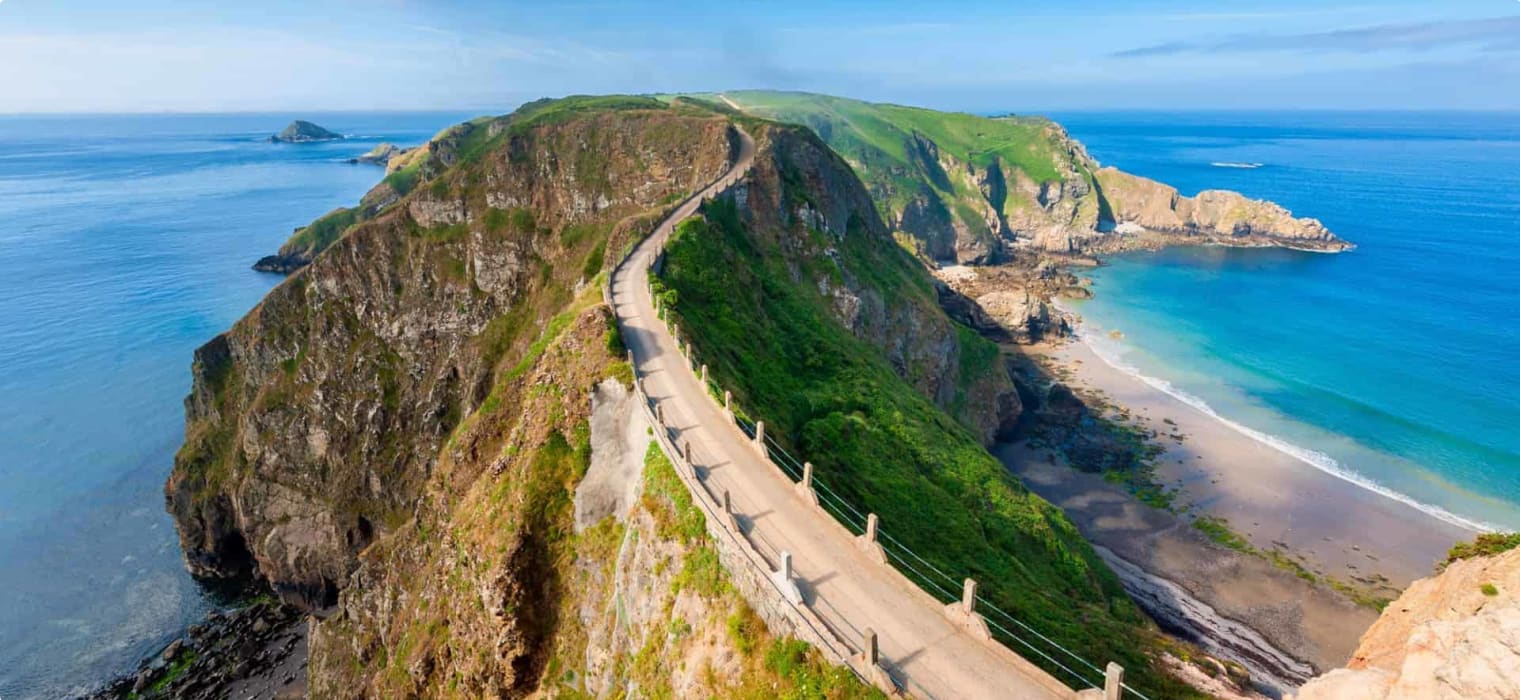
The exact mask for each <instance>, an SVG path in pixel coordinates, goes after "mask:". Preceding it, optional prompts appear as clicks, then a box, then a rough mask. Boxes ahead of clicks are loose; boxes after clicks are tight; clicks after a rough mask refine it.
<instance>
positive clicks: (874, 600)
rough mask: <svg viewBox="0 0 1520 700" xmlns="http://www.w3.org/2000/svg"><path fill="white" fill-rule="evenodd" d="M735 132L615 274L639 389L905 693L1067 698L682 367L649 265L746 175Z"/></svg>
mask: <svg viewBox="0 0 1520 700" xmlns="http://www.w3.org/2000/svg"><path fill="white" fill-rule="evenodd" d="M740 133H741V134H742V133H743V132H742V131H741V132H740ZM741 138H742V142H743V143H742V148H741V149H740V153H739V154H738V157H737V159H736V161H735V164H734V165H733V166H732V167H731V168H730V170H729V171H728V172H726V173H725V174H724V175H723V177H721V178H720V179H719V180H718V181H717V182H715V183H713V185H711V186H710V187H708V188H707V189H706V190H703V191H702V192H700V193H698V194H697V195H695V196H693V197H692V199H691V200H689V201H688V202H686V203H685V204H684V205H683V206H681V207H680V208H678V209H677V210H676V211H675V212H674V213H673V214H672V215H671V216H670V217H669V218H667V219H666V220H664V221H662V222H661V223H660V225H659V226H658V227H657V228H656V230H655V232H654V233H653V234H652V235H651V236H650V237H649V238H648V239H646V240H645V241H644V242H643V243H642V244H640V245H639V246H638V247H637V248H636V249H634V251H633V252H632V253H631V254H630V256H629V258H628V259H627V260H626V261H624V263H623V264H621V265H620V266H619V267H618V269H617V270H616V271H615V272H614V274H613V278H612V300H613V308H614V312H615V313H616V315H617V320H618V325H619V327H620V328H621V330H622V334H623V340H624V342H625V343H626V344H627V345H628V348H629V349H630V350H631V351H632V352H633V357H634V362H635V364H636V366H637V370H638V376H640V377H643V379H644V391H645V393H646V394H648V395H649V397H650V398H651V399H653V400H654V401H655V402H656V404H657V405H658V406H660V407H661V410H663V412H664V420H665V422H666V424H667V425H668V426H670V427H671V429H672V434H673V437H674V443H675V444H677V445H684V444H686V443H688V442H689V443H690V444H691V449H692V462H693V464H694V465H695V466H696V473H697V475H698V478H699V479H701V480H702V481H703V482H704V483H705V484H707V485H708V487H709V489H708V490H709V491H710V492H711V493H722V492H723V491H724V490H725V489H726V490H728V491H729V492H730V494H731V496H732V502H733V509H734V512H735V514H736V518H737V520H738V521H739V524H740V527H741V529H743V530H744V532H745V533H746V534H747V535H748V538H749V540H750V541H751V542H752V543H754V544H755V546H756V547H757V548H758V549H759V550H760V551H761V553H762V554H763V555H764V556H766V557H767V558H768V559H770V560H771V561H772V563H773V566H775V565H776V562H778V561H779V552H781V551H786V552H790V553H791V555H792V566H793V571H794V572H795V575H796V577H797V584H798V588H799V589H800V590H801V592H802V595H803V600H804V602H805V604H806V605H807V606H808V607H810V608H811V609H812V610H813V612H814V613H815V614H817V615H818V616H819V617H820V618H822V619H823V620H824V622H825V623H827V624H828V625H829V627H830V628H831V629H832V630H833V631H834V632H835V634H836V635H837V636H838V637H839V638H840V639H841V640H842V641H844V642H845V643H846V644H848V645H850V646H851V647H852V648H853V649H855V650H857V651H858V650H859V649H860V648H861V644H862V638H863V631H864V630H865V629H866V628H871V629H874V630H875V631H876V633H877V636H878V643H879V649H880V654H881V658H882V659H883V661H884V664H883V665H884V666H885V667H887V668H888V670H889V673H891V674H892V676H893V678H894V680H896V681H897V683H898V684H899V685H900V686H902V687H905V688H907V689H908V692H909V693H910V694H912V695H915V696H920V697H934V698H1070V697H1072V695H1073V692H1072V691H1070V690H1065V691H1064V693H1063V692H1058V691H1056V690H1055V689H1054V687H1061V688H1064V686H1060V685H1059V683H1058V682H1056V681H1054V679H1052V678H1050V677H1049V676H1048V675H1045V674H1044V673H1043V672H1042V671H1040V670H1039V669H1037V668H1035V667H1033V666H1032V665H1030V664H1028V663H1027V662H1023V661H1022V660H1019V659H1017V658H1010V656H1009V655H1008V654H1007V652H1006V651H1004V652H1001V653H1000V652H999V651H997V650H995V649H994V648H992V646H991V645H989V644H987V643H986V642H983V641H980V640H978V639H975V638H974V637H972V636H971V635H970V634H968V633H967V632H965V631H964V630H962V629H961V628H959V627H958V626H957V625H955V624H954V623H953V622H952V621H951V620H950V619H949V618H948V617H946V615H945V614H944V612H943V606H942V605H941V604H939V603H938V602H937V601H935V600H934V599H932V598H931V597H929V596H928V595H927V594H924V593H923V592H922V591H918V590H916V589H915V588H913V586H912V584H911V583H909V582H908V581H907V580H906V579H904V578H903V577H902V576H901V575H900V574H898V573H896V572H895V571H893V570H892V569H890V568H889V567H888V566H887V565H885V564H882V563H880V562H879V561H877V560H876V559H875V558H873V557H872V556H871V555H870V554H869V553H868V552H867V551H866V550H865V549H863V548H862V547H860V546H859V545H858V544H857V542H856V541H855V539H854V538H853V537H851V536H850V533H848V532H847V531H845V530H844V529H843V528H842V527H840V526H839V525H838V524H836V523H834V522H832V520H831V518H830V516H829V515H828V514H827V513H825V512H824V511H822V510H820V509H819V508H818V507H816V506H814V505H812V504H811V503H809V502H808V501H807V500H805V499H804V498H803V496H802V495H801V494H800V493H799V492H798V491H797V489H796V487H795V485H794V484H793V483H792V482H791V480H790V479H788V478H787V477H785V476H784V475H783V474H782V473H781V472H780V471H779V470H778V469H777V468H776V467H775V466H773V465H771V464H770V463H769V462H768V461H767V460H765V459H763V458H762V457H761V455H760V453H759V451H758V450H757V449H756V448H755V447H754V445H753V443H752V442H751V441H750V440H749V439H748V438H747V436H746V435H745V434H744V433H743V432H741V431H740V430H739V428H737V427H736V426H734V425H733V423H732V422H730V421H729V420H728V418H727V416H726V414H725V413H724V412H723V410H722V409H721V407H719V406H718V405H717V404H716V403H715V402H714V401H713V400H712V399H711V398H709V396H708V394H707V393H706V392H705V390H704V388H703V386H702V385H701V380H700V379H699V378H698V377H697V376H696V374H695V373H693V372H692V371H691V370H690V369H689V368H688V367H687V366H686V361H685V358H683V357H682V355H681V353H680V351H679V350H678V349H677V345H676V342H675V339H674V338H672V337H671V335H670V333H669V332H667V330H666V327H665V324H664V322H662V321H661V320H659V318H658V314H657V312H656V310H655V307H654V305H653V299H652V298H651V296H650V293H649V289H648V268H649V264H650V263H651V262H652V261H653V260H654V259H655V258H656V256H658V255H659V252H660V250H661V249H662V247H663V246H664V245H665V241H666V239H667V238H669V236H670V233H671V231H672V229H673V228H674V226H675V224H677V223H679V222H680V221H682V220H683V219H685V218H687V217H690V216H692V215H693V214H694V213H695V212H696V209H697V207H698V205H699V204H700V202H701V200H702V199H703V198H704V197H707V196H711V195H713V194H716V193H718V192H721V191H722V190H723V189H726V188H727V187H728V186H729V185H731V184H732V183H734V182H735V181H737V180H739V179H740V178H742V177H743V175H744V174H745V173H746V172H747V171H748V170H749V166H750V164H751V163H752V161H753V159H754V156H755V144H754V141H753V140H752V139H751V138H750V137H749V136H748V135H747V134H744V135H742V137H741ZM694 497H697V498H703V497H705V496H704V495H703V494H694ZM1053 686H1054V687H1053Z"/></svg>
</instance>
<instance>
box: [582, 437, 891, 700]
mask: <svg viewBox="0 0 1520 700" xmlns="http://www.w3.org/2000/svg"><path fill="white" fill-rule="evenodd" d="M640 506H641V507H642V508H643V510H644V511H645V512H647V513H649V514H650V515H651V516H652V517H653V518H654V522H655V528H656V533H657V534H658V535H659V537H661V538H662V539H667V540H674V541H677V542H680V543H682V544H683V545H685V547H684V549H685V551H686V554H685V560H684V561H683V562H682V563H681V569H680V571H679V572H678V573H677V574H676V576H675V578H674V579H673V580H672V583H671V585H672V588H673V591H672V593H676V594H679V593H680V592H682V591H691V592H694V593H696V594H698V595H700V596H702V597H703V598H705V599H707V600H710V601H714V602H715V603H718V604H719V605H718V607H719V609H720V610H721V609H722V607H723V605H724V604H726V605H727V606H728V608H729V609H730V610H731V612H730V613H729V614H728V615H727V616H726V617H724V618H718V619H719V620H721V621H722V624H723V625H724V626H725V627H726V629H727V632H728V638H729V640H730V641H731V642H732V643H733V645H734V648H735V649H737V650H738V652H739V656H740V658H739V660H738V661H739V663H740V664H741V666H742V670H741V671H740V672H739V673H738V674H737V676H736V678H735V679H734V680H735V681H737V684H738V685H737V686H730V687H723V686H725V685H726V684H725V683H723V682H720V681H718V679H716V678H715V677H712V676H711V672H709V677H708V678H707V679H706V680H705V682H704V685H706V686H707V689H708V690H709V691H713V692H721V694H722V695H721V696H722V697H727V698H751V699H753V700H771V699H772V698H777V697H780V698H796V699H798V700H803V699H804V698H806V699H812V698H840V699H843V698H882V697H883V696H882V695H881V693H879V692H877V691H876V690H875V689H873V688H870V687H868V686H866V685H864V684H863V683H861V682H860V681H859V680H858V679H857V678H855V676H854V674H852V673H851V672H850V670H849V669H848V668H846V667H843V666H835V665H833V664H830V663H828V662H827V661H826V660H824V658H823V657H822V655H820V654H819V653H818V652H817V651H816V650H814V649H813V648H812V647H811V646H810V645H808V644H807V643H806V642H802V641H798V640H796V639H792V638H782V637H775V638H773V637H772V636H771V635H770V633H769V632H768V631H767V630H766V628H765V623H763V622H761V620H760V618H759V617H758V616H757V615H755V613H754V611H753V610H751V609H750V608H749V606H748V605H747V604H745V602H744V599H743V598H741V597H740V596H739V594H738V592H736V591H735V590H734V589H733V587H732V586H731V585H729V583H728V578H727V575H726V574H725V573H724V571H723V568H722V565H721V564H720V563H719V560H718V552H717V550H716V549H714V548H713V546H712V544H711V542H710V541H709V540H708V535H707V518H706V516H705V515H704V514H703V512H702V510H701V509H699V508H698V507H697V506H696V504H695V503H694V502H693V501H692V497H691V492H690V491H688V490H687V489H686V485H685V484H684V483H682V481H681V478H680V476H679V475H677V474H676V471H675V466H674V465H672V464H671V462H670V460H669V459H668V458H667V457H666V456H665V453H664V452H662V451H661V450H660V447H659V444H658V443H651V444H650V445H649V451H648V452H646V453H645V455H644V489H643V494H642V496H641V497H640ZM609 520H611V519H610V518H609ZM603 548H604V550H605V551H607V552H613V551H614V549H615V548H613V547H611V546H607V545H604V547H603ZM666 616H667V617H669V618H670V621H669V625H668V629H667V631H666V633H665V634H651V635H649V637H648V638H647V639H646V640H645V643H644V646H643V647H642V648H641V649H639V651H638V653H637V654H636V655H635V656H634V658H633V659H632V660H631V662H629V664H628V667H627V671H628V674H629V677H630V678H629V680H630V685H633V686H636V687H638V688H639V691H640V694H641V695H645V696H648V697H652V698H674V697H675V692H674V690H673V689H672V688H671V685H670V676H671V670H672V669H671V668H670V665H669V664H670V663H671V659H672V658H673V657H674V658H679V655H678V654H677V653H676V652H678V651H679V650H680V648H681V646H682V645H683V644H684V643H685V642H686V640H688V639H690V638H691V637H692V634H693V623H694V622H695V623H698V624H705V621H702V620H695V621H688V620H683V619H681V618H680V617H678V616H676V615H674V613H673V611H672V610H667V611H666Z"/></svg>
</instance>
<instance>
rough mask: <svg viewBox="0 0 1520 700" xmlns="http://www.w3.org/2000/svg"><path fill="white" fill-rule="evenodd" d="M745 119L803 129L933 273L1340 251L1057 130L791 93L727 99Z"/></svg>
mask: <svg viewBox="0 0 1520 700" xmlns="http://www.w3.org/2000/svg"><path fill="white" fill-rule="evenodd" d="M729 95H730V96H731V97H732V99H734V100H736V101H737V102H738V103H739V105H740V106H741V107H743V108H744V109H745V110H746V111H750V112H753V113H756V114H760V115H765V116H770V117H774V118H777V119H781V120H783V121H792V122H796V123H799V124H806V125H808V126H809V127H811V128H813V129H814V130H815V131H817V132H818V134H819V135H820V136H821V137H822V138H823V139H824V140H825V141H826V142H828V143H829V145H830V146H832V147H833V148H835V149H837V150H839V152H840V153H841V155H843V156H844V157H845V158H846V159H847V160H848V161H849V162H850V164H851V165H852V166H853V167H854V168H855V170H856V172H857V173H858V174H859V175H860V178H861V180H863V181H864V182H865V183H866V186H867V187H868V188H869V189H870V191H871V194H872V196H873V197H874V198H875V200H876V202H877V205H878V208H879V209H880V211H881V213H882V217H883V219H885V220H886V221H888V222H889V223H890V224H891V225H892V226H893V228H894V230H895V231H896V232H898V233H901V234H902V235H904V236H906V237H908V238H910V239H912V240H913V241H915V242H916V244H917V245H918V246H919V247H920V250H921V252H922V254H923V255H924V257H926V258H928V259H929V260H931V261H933V262H935V263H938V264H942V265H952V264H959V265H985V264H999V263H1006V262H1009V261H1011V260H1017V259H1018V258H1020V257H1028V256H1027V255H1026V252H1027V251H1035V252H1038V253H1051V254H1058V255H1063V256H1091V255H1095V254H1100V253H1114V252H1119V251H1124V250H1134V249H1150V248H1156V247H1160V246H1164V245H1174V244H1187V245H1202V244H1214V245H1232V246H1273V245H1276V246H1286V247H1292V248H1299V249H1304V250H1314V251H1324V252H1336V251H1341V250H1346V249H1349V248H1350V247H1351V246H1350V244H1348V243H1346V242H1345V241H1342V240H1340V239H1339V238H1337V237H1335V235H1334V234H1332V233H1330V232H1329V231H1328V230H1327V229H1325V227H1324V226H1323V225H1321V224H1320V223H1319V222H1318V221H1314V220H1313V219H1300V218H1295V217H1294V216H1293V215H1292V214H1291V213H1290V212H1288V211H1287V210H1285V209H1283V208H1281V207H1279V206H1277V205H1274V204H1272V203H1270V202H1263V201H1259V200H1252V199H1248V198H1246V197H1244V196H1242V195H1240V194H1237V193H1234V192H1225V191H1217V190H1213V191H1206V192H1202V193H1199V194H1198V196H1196V197H1183V196H1181V195H1180V194H1179V193H1178V192H1177V190H1176V189H1175V188H1172V187H1168V186H1166V185H1163V184H1161V183H1158V182H1154V181H1152V180H1147V179H1145V178H1141V177H1136V176H1134V175H1129V174H1126V173H1123V172H1121V171H1119V170H1117V169H1114V168H1112V167H1101V166H1100V165H1099V163H1098V162H1097V161H1096V160H1095V159H1093V158H1092V157H1091V156H1090V155H1088V153H1087V150H1086V148H1084V147H1083V146H1082V144H1081V143H1079V142H1078V141H1077V140H1075V139H1073V138H1072V137H1071V136H1070V134H1068V133H1067V132H1066V130H1065V129H1063V128H1061V126H1060V125H1058V124H1056V123H1055V122H1052V121H1050V120H1048V119H1044V118H1039V117H1022V116H1012V115H1009V116H1005V117H991V118H988V117H977V116H973V115H969V114H957V113H948V112H936V111H933V110H928V109H919V108H914V107H903V106H900V105H890V104H875V103H868V102H861V101H858V100H850V99H846V98H839V97H830V96H826V95H807V94H799V93H773V92H739V93H729Z"/></svg>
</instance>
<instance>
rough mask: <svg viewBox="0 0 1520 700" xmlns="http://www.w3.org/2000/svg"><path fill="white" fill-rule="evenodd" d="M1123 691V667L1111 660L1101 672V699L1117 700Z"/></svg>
mask: <svg viewBox="0 0 1520 700" xmlns="http://www.w3.org/2000/svg"><path fill="white" fill-rule="evenodd" d="M1122 692H1124V667H1123V666H1120V665H1119V664H1116V663H1114V662H1112V661H1110V662H1108V669H1107V670H1105V671H1104V672H1103V700H1119V694H1120V693H1122Z"/></svg>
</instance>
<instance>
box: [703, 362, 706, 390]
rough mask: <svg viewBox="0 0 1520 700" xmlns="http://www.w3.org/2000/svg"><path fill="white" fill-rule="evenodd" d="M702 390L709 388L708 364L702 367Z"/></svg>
mask: <svg viewBox="0 0 1520 700" xmlns="http://www.w3.org/2000/svg"><path fill="white" fill-rule="evenodd" d="M702 388H703V389H706V388H707V364H706V363H703V365H702Z"/></svg>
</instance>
